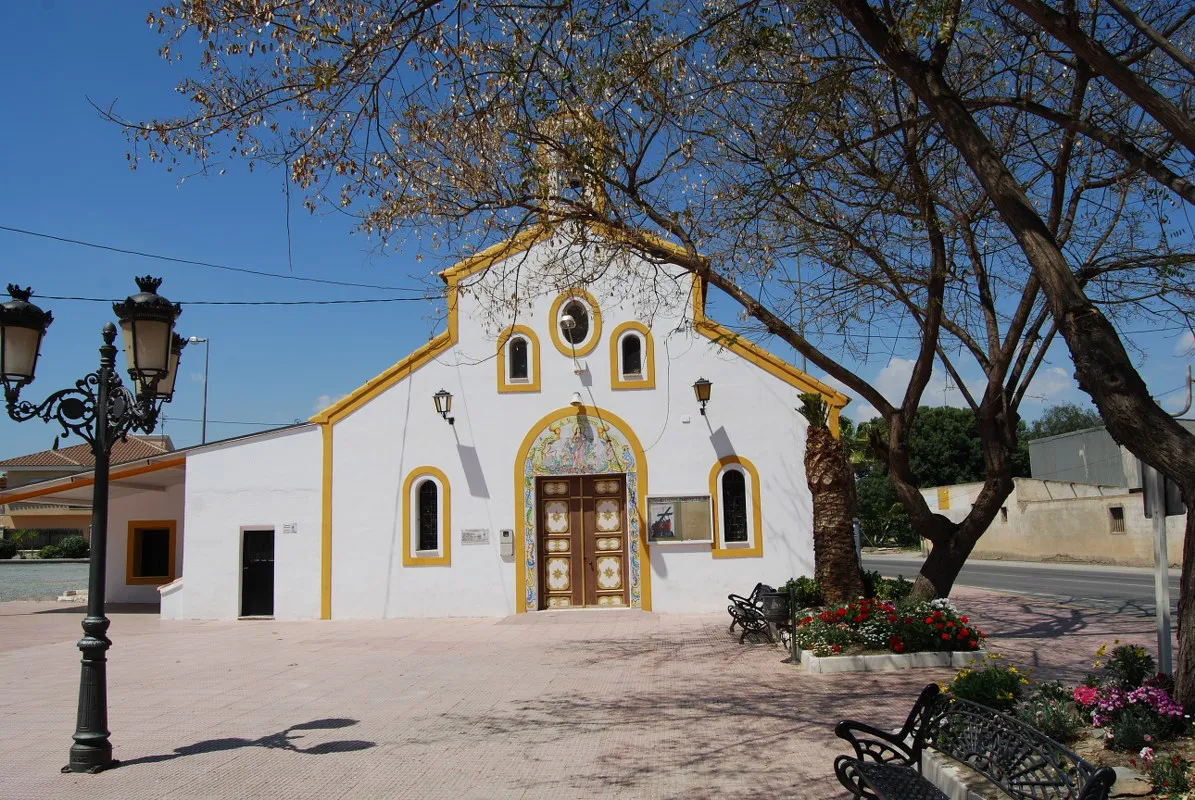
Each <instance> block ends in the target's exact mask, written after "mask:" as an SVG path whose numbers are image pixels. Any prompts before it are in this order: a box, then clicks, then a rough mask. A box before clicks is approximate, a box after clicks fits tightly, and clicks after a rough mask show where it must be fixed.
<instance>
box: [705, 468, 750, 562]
mask: <svg viewBox="0 0 1195 800" xmlns="http://www.w3.org/2000/svg"><path fill="white" fill-rule="evenodd" d="M732 465H738V466H740V467H742V468H743V469H744V470H746V472H747V474H748V475H750V476H751V512H752V513H751V517H752V519H751V521H752V522H753V523H754V525H755V530H754V531H752V533H753V534H754V536H752V539H753V540H754V541H753V542H752V544H751V546H750V547H727V546H725V543H724V542H723V541H722V528H721V517H719V516H718V497H719V496H720V495H719V487H718V476H719V475H721V474H722V470H723V469H725V468H726V467H728V466H732ZM710 503H711V504H712V505H713V512H714V544H713V556H714V558H754V557H758V556H762V555H763V512H762V510H761V509H760V505H759V472H758V471H757V470H756V469H755V465H754V464H752V463H751V462H750V461H748V460H747V459H745V458H743V457H742V456H723V457H722V458H720V459H718V463H717V464H714V468H713V469H711V470H710Z"/></svg>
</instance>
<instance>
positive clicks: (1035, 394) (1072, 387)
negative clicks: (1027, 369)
mask: <svg viewBox="0 0 1195 800" xmlns="http://www.w3.org/2000/svg"><path fill="white" fill-rule="evenodd" d="M1078 396H1079V384H1077V383H1075V379H1074V378H1073V377H1072V376H1071V374H1070V373H1069V372H1067V371H1066V370H1065V369H1063V368H1062V367H1046V368H1044V369H1039V370H1038V371H1037V374H1036V375H1034V376H1033V380H1032V381H1031V382H1030V383H1029V388H1028V389H1026V390H1025V404H1026V405H1029V404H1032V403H1040V404H1041V405H1058V404H1059V403H1065V402H1073V401H1075V400H1076V399H1077V398H1078Z"/></svg>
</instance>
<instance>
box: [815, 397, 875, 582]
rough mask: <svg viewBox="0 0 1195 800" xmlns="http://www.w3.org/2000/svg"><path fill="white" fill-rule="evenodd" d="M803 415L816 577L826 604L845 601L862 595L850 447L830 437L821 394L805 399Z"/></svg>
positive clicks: (826, 413) (827, 414) (827, 412)
mask: <svg viewBox="0 0 1195 800" xmlns="http://www.w3.org/2000/svg"><path fill="white" fill-rule="evenodd" d="M799 411H800V412H801V415H802V416H804V417H805V419H807V420H808V421H809V430H808V434H807V436H808V438H807V439H806V442H805V479H806V481H807V482H808V483H809V492H810V494H812V495H813V561H814V577H816V578H817V581H818V583H820V584H821V587H822V593H823V594H824V595H825V598H826V602H827V603H830V604H835V603H846V602H849V601H851V600H854V599H855V598H857V597H859V596H861V595H862V594H863V576H862V572H861V570H860V567H859V557H858V554H857V553H856V552H855V531H854V526H853V524H852V522H853V520H854V518H855V475H854V472H853V471H852V470H851V466H850V462H849V459H848V458H847V449H846V447H845V446H844V445H843V442H842V441H840V440H838V439H835V438H834V436H833V434H831V433H830V428H829V426H828V425H827V420H828V419H829V407H828V406H827V405H826V402H825V400H824V399H823V398H822V397H821V395H817V394H803V395H801V408H800V409H799ZM853 427H854V426H852V429H853Z"/></svg>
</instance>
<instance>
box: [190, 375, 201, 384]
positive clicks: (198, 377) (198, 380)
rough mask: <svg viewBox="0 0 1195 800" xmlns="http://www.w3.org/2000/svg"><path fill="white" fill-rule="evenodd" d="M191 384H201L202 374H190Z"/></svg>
mask: <svg viewBox="0 0 1195 800" xmlns="http://www.w3.org/2000/svg"><path fill="white" fill-rule="evenodd" d="M191 382H192V383H203V373H202V372H192V373H191Z"/></svg>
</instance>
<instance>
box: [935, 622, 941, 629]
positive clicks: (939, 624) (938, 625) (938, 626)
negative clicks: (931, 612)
mask: <svg viewBox="0 0 1195 800" xmlns="http://www.w3.org/2000/svg"><path fill="white" fill-rule="evenodd" d="M936 627H937V629H938V630H942V627H943V626H942V623H941V622H939V623H938V624H937V626H936Z"/></svg>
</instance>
